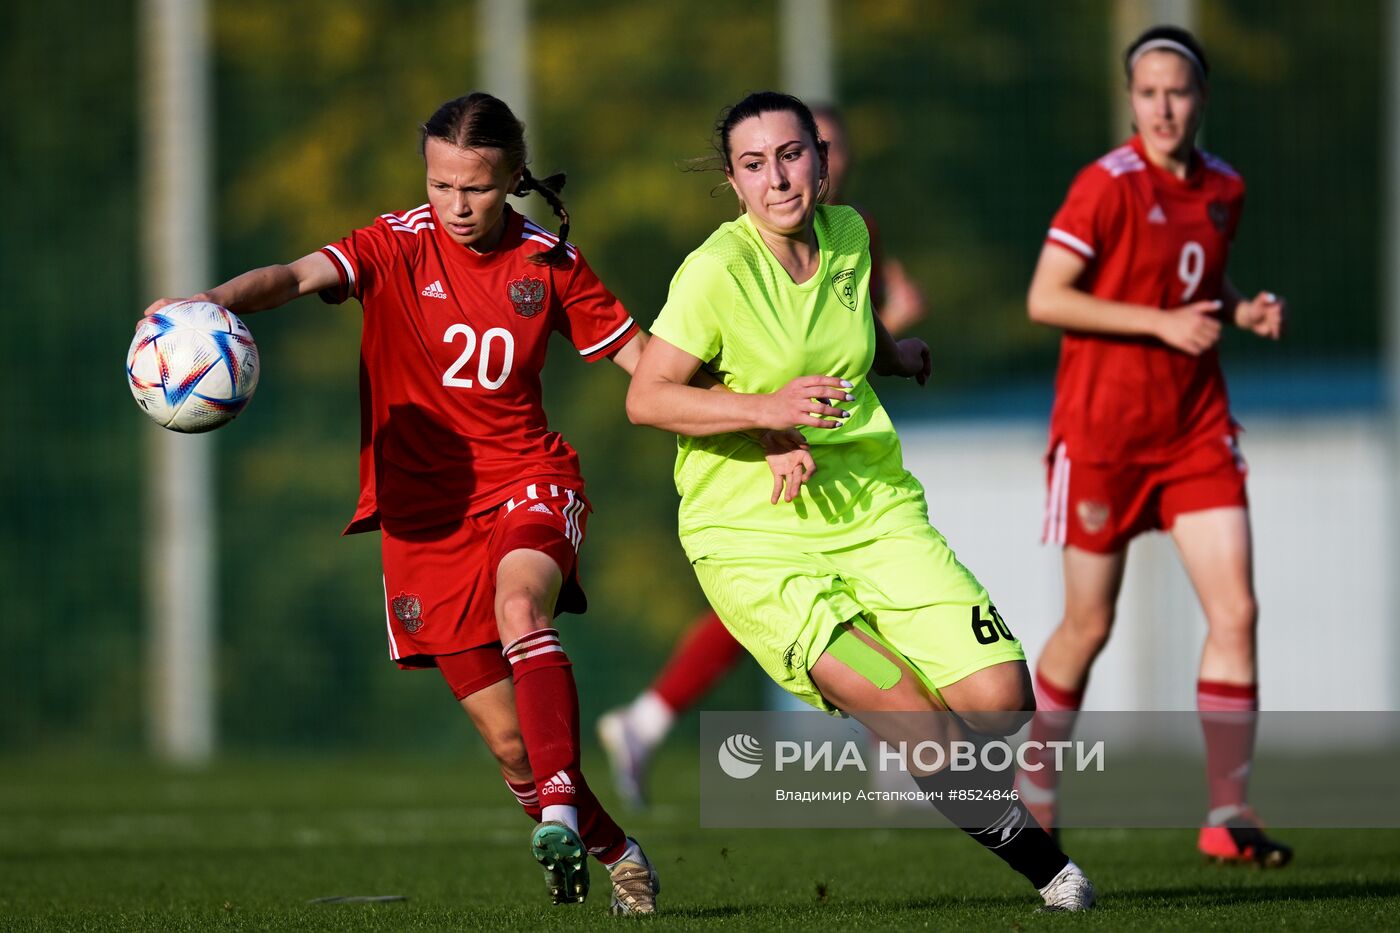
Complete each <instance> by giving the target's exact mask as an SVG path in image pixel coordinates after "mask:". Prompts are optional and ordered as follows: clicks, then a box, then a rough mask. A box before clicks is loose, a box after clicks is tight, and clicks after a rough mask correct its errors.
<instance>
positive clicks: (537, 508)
mask: <svg viewBox="0 0 1400 933" xmlns="http://www.w3.org/2000/svg"><path fill="white" fill-rule="evenodd" d="M527 511H530V512H543V513H544V514H546V515H553V514H554V513H553V512H552V511H550V508H549V506H547V505H545V504H544V503H543V502H536V503H535V504H534V505H532V506H530V508H529V509H528V510H527Z"/></svg>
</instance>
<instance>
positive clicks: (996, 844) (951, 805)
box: [914, 761, 1069, 890]
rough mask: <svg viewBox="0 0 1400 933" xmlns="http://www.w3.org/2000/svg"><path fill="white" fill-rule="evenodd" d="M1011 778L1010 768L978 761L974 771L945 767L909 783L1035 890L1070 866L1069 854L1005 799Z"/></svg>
mask: <svg viewBox="0 0 1400 933" xmlns="http://www.w3.org/2000/svg"><path fill="white" fill-rule="evenodd" d="M1014 777H1015V775H1014V773H1013V771H1012V769H1010V768H1006V769H1003V770H1001V771H992V770H990V769H988V768H984V767H982V765H981V763H980V761H979V762H978V766H977V767H976V768H974V769H973V770H970V771H952V770H949V769H946V768H945V769H944V770H942V771H940V772H938V773H937V774H931V775H929V776H927V777H916V778H915V779H914V783H916V784H918V785H919V789H920V790H922V791H924V792H925V793H928V794H930V795H933V796H932V801H931V802H932V803H933V805H934V807H935V808H936V809H937V810H938V812H939V813H942V814H943V815H944V816H945V817H947V818H948V819H949V820H950V821H951V822H952V823H953V825H954V826H957V827H958V828H960V829H961V830H962V831H963V832H965V833H967V834H968V835H969V836H971V837H972V838H973V839H974V840H975V841H976V842H977V843H978V844H979V845H981V846H982V847H983V848H985V849H987V850H988V851H989V852H991V853H992V854H993V855H995V856H996V857H997V858H999V859H1001V860H1002V861H1004V862H1006V864H1008V865H1010V866H1011V867H1012V868H1014V869H1015V870H1016V871H1018V872H1020V873H1021V874H1022V875H1024V876H1025V877H1026V880H1027V881H1029V882H1030V883H1031V884H1033V885H1035V887H1036V889H1037V890H1039V889H1040V888H1043V887H1045V886H1046V885H1047V884H1049V883H1050V882H1051V881H1053V880H1054V878H1055V876H1056V875H1058V874H1059V873H1060V872H1061V871H1062V870H1063V869H1064V867H1065V866H1066V865H1068V864H1069V856H1067V855H1065V854H1064V852H1062V851H1060V847H1059V845H1057V844H1056V842H1055V840H1054V839H1052V838H1050V834H1049V833H1047V832H1045V830H1043V829H1041V827H1040V824H1039V823H1037V822H1036V821H1035V817H1033V816H1031V815H1030V813H1029V812H1028V811H1027V810H1026V808H1025V807H1024V806H1022V804H1021V802H1020V801H1019V800H1011V799H1009V794H1010V792H1011V783H1012V780H1013V779H1014Z"/></svg>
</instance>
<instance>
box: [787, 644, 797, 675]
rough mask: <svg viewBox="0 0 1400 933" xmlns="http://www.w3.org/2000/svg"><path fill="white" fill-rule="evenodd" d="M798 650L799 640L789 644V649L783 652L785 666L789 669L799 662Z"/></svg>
mask: <svg viewBox="0 0 1400 933" xmlns="http://www.w3.org/2000/svg"><path fill="white" fill-rule="evenodd" d="M797 652H798V644H797V642H793V643H792V644H790V645H788V646H787V650H786V651H784V652H783V666H784V667H786V668H787V669H788V670H792V669H793V667H794V665H796V664H797Z"/></svg>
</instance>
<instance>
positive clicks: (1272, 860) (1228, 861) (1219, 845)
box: [1196, 809, 1293, 868]
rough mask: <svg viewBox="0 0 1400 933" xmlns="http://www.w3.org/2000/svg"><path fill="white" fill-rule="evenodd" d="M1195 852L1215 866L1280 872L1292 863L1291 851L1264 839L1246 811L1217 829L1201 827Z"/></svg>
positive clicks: (1286, 847) (1259, 828)
mask: <svg viewBox="0 0 1400 933" xmlns="http://www.w3.org/2000/svg"><path fill="white" fill-rule="evenodd" d="M1196 848H1197V849H1200V851H1201V854H1202V855H1204V856H1205V857H1206V859H1207V860H1208V861H1211V862H1214V863H1215V864H1217V865H1254V866H1257V867H1259V868H1282V867H1283V866H1285V865H1287V864H1288V863H1289V862H1291V861H1293V850H1292V849H1290V848H1289V847H1288V846H1286V845H1284V844H1283V843H1281V842H1279V841H1278V840H1276V839H1270V838H1269V837H1268V836H1266V835H1265V834H1264V829H1263V827H1262V826H1261V825H1260V823H1259V818H1258V817H1257V816H1255V815H1254V811H1253V810H1249V809H1245V810H1241V811H1240V813H1238V814H1236V815H1235V816H1233V817H1231V818H1230V819H1228V820H1226V821H1225V822H1224V823H1222V824H1221V825H1219V826H1202V827H1201V834H1200V836H1199V837H1198V838H1197V840H1196Z"/></svg>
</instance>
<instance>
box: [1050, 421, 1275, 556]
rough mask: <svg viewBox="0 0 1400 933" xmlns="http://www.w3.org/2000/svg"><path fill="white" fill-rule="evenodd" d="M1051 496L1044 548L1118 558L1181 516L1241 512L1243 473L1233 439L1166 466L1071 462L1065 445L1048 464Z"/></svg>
mask: <svg viewBox="0 0 1400 933" xmlns="http://www.w3.org/2000/svg"><path fill="white" fill-rule="evenodd" d="M1046 462H1047V464H1048V467H1049V470H1048V485H1049V494H1048V495H1047V496H1046V501H1045V529H1044V532H1043V533H1042V535H1041V540H1042V541H1044V542H1046V543H1053V544H1060V545H1071V546H1073V547H1077V548H1081V549H1082V550H1085V551H1093V552H1094V553H1097V554H1115V553H1117V552H1118V551H1121V550H1122V549H1123V548H1124V547H1126V546H1127V544H1128V542H1129V541H1131V540H1132V539H1133V538H1134V537H1136V536H1137V535H1139V534H1141V533H1142V532H1144V531H1156V530H1166V529H1170V528H1171V527H1172V525H1173V524H1175V522H1176V517H1177V516H1178V515H1182V514H1184V513H1186V512H1200V511H1203V510H1205V509H1216V508H1227V507H1231V506H1238V507H1241V508H1245V507H1247V506H1248V504H1249V503H1248V500H1247V499H1246V497H1245V489H1244V481H1245V476H1246V474H1247V473H1248V468H1247V467H1246V465H1245V462H1244V457H1243V456H1242V455H1241V454H1240V448H1239V444H1238V443H1237V442H1236V440H1235V437H1234V435H1233V434H1225V435H1221V436H1220V437H1218V438H1212V439H1209V440H1206V441H1203V442H1201V443H1199V444H1197V445H1195V446H1194V447H1191V448H1190V449H1188V450H1187V451H1186V453H1184V454H1182V455H1181V456H1180V457H1178V458H1176V459H1175V460H1171V461H1169V462H1166V463H1119V464H1106V463H1079V462H1072V461H1071V457H1070V452H1069V450H1067V449H1066V447H1065V445H1064V444H1063V443H1060V444H1058V445H1056V447H1055V449H1054V451H1053V452H1052V453H1051V455H1050V456H1049V457H1048V458H1047V460H1046Z"/></svg>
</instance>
